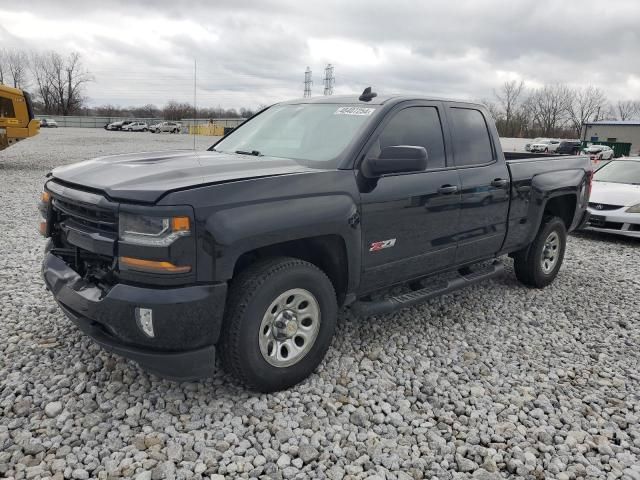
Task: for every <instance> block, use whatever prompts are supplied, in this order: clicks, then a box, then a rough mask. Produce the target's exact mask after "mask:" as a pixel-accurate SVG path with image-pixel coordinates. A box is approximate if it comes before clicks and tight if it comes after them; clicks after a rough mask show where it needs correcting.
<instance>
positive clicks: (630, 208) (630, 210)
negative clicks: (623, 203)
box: [627, 203, 640, 213]
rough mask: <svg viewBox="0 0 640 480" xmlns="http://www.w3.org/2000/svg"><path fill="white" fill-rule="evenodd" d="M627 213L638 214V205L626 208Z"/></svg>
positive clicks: (639, 207) (639, 209)
mask: <svg viewBox="0 0 640 480" xmlns="http://www.w3.org/2000/svg"><path fill="white" fill-rule="evenodd" d="M627 213H640V203H639V204H637V205H634V206H633V207H629V208H627Z"/></svg>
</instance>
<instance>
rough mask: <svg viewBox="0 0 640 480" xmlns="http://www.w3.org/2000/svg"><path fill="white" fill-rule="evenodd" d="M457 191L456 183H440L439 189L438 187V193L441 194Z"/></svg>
mask: <svg viewBox="0 0 640 480" xmlns="http://www.w3.org/2000/svg"><path fill="white" fill-rule="evenodd" d="M457 191H458V186H457V185H448V184H447V185H442V186H441V187H440V188H439V189H438V193H440V194H442V195H449V194H450V193H456V192H457Z"/></svg>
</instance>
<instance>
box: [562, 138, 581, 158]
mask: <svg viewBox="0 0 640 480" xmlns="http://www.w3.org/2000/svg"><path fill="white" fill-rule="evenodd" d="M581 149H582V142H581V141H580V140H562V141H561V142H560V145H558V148H556V153H559V154H562V155H578V154H579V153H580V150H581Z"/></svg>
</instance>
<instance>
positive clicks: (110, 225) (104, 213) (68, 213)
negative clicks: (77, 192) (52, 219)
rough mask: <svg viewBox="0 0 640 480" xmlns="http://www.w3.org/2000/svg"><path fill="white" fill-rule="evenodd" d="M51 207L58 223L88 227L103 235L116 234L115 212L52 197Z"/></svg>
mask: <svg viewBox="0 0 640 480" xmlns="http://www.w3.org/2000/svg"><path fill="white" fill-rule="evenodd" d="M52 206H53V210H54V212H55V213H56V214H57V216H58V222H64V221H66V220H71V221H73V222H74V223H75V224H77V225H80V226H85V227H89V228H90V229H92V230H99V231H101V232H105V233H116V232H117V231H118V222H117V217H116V211H115V210H111V209H106V208H101V207H98V206H97V205H89V204H86V203H80V202H76V201H73V200H71V199H68V198H61V197H54V198H53V202H52Z"/></svg>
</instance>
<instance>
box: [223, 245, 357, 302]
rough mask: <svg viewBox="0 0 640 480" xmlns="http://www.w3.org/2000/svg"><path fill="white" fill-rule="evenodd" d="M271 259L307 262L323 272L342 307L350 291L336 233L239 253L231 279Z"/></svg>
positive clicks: (345, 257)
mask: <svg viewBox="0 0 640 480" xmlns="http://www.w3.org/2000/svg"><path fill="white" fill-rule="evenodd" d="M271 257H292V258H298V259H300V260H304V261H306V262H309V263H311V264H313V265H315V266H316V267H318V268H319V269H320V270H322V271H323V272H324V273H325V274H326V275H327V277H329V280H331V283H332V284H333V286H334V289H335V291H336V296H337V299H338V304H339V305H342V304H343V303H344V301H345V298H346V295H347V293H348V291H349V277H350V274H351V275H352V274H353V272H350V270H349V262H348V253H347V245H346V242H345V240H344V239H343V238H342V237H341V236H340V235H337V234H331V235H319V236H314V237H306V238H299V239H295V240H289V241H285V242H281V243H275V244H271V245H265V246H262V247H259V248H255V249H253V250H249V251H247V252H244V253H242V254H241V255H240V256H239V257H238V258H237V260H236V262H235V264H234V266H233V277H234V278H235V277H236V276H237V275H238V274H239V273H240V272H241V271H243V270H245V269H246V268H248V267H249V266H250V265H253V264H254V263H256V262H258V261H260V260H264V259H266V258H271Z"/></svg>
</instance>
